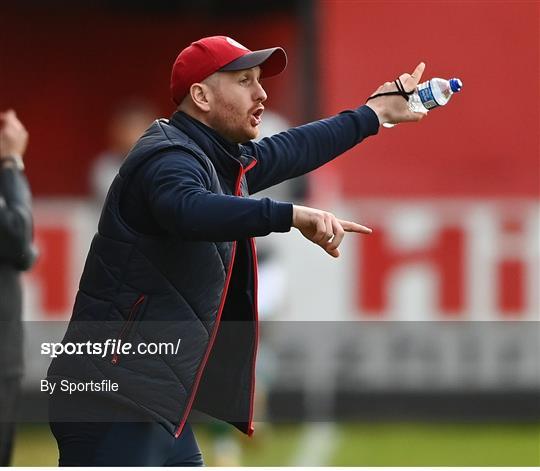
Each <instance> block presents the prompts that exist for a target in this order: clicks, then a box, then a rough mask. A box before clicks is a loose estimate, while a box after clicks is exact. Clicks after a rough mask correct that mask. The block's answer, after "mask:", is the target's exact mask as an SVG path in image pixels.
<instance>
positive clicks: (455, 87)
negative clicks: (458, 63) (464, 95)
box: [450, 78, 463, 93]
mask: <svg viewBox="0 0 540 471" xmlns="http://www.w3.org/2000/svg"><path fill="white" fill-rule="evenodd" d="M461 87H463V83H462V82H461V80H459V79H458V78H452V79H450V90H452V91H453V92H454V93H455V92H459V91H460V90H461Z"/></svg>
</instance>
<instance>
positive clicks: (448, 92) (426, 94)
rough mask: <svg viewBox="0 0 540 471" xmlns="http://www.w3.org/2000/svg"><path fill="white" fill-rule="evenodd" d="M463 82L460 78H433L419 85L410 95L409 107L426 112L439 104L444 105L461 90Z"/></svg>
mask: <svg viewBox="0 0 540 471" xmlns="http://www.w3.org/2000/svg"><path fill="white" fill-rule="evenodd" d="M461 87H463V83H462V82H461V80H460V79H458V78H451V79H450V80H445V79H442V78H432V79H431V80H428V81H427V82H423V83H421V84H420V85H418V87H417V89H416V91H415V92H414V93H413V94H412V95H411V96H410V97H409V109H410V110H411V111H416V112H418V113H426V112H427V111H429V110H432V109H433V108H436V107H437V106H444V105H446V104H447V103H448V101H449V100H450V98H451V97H452V95H453V94H454V93H456V92H459V91H460V90H461Z"/></svg>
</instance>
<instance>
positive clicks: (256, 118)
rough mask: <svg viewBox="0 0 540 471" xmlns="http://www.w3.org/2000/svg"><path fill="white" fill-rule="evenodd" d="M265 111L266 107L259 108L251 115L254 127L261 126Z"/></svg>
mask: <svg viewBox="0 0 540 471" xmlns="http://www.w3.org/2000/svg"><path fill="white" fill-rule="evenodd" d="M263 111H264V106H259V107H257V108H256V109H255V111H254V112H253V113H251V125H252V126H258V125H259V124H261V121H262V114H263Z"/></svg>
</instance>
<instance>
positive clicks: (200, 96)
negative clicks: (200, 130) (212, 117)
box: [189, 83, 211, 112]
mask: <svg viewBox="0 0 540 471" xmlns="http://www.w3.org/2000/svg"><path fill="white" fill-rule="evenodd" d="M189 94H190V96H191V100H192V101H193V104H194V105H195V106H196V107H197V108H199V109H200V110H201V111H204V112H208V111H210V101H209V98H210V96H209V95H210V94H211V91H210V87H208V86H207V85H206V84H204V83H194V84H193V85H191V87H190V88H189Z"/></svg>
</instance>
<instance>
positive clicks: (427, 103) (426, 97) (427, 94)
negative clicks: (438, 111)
mask: <svg viewBox="0 0 540 471" xmlns="http://www.w3.org/2000/svg"><path fill="white" fill-rule="evenodd" d="M418 96H419V97H420V100H422V104H423V105H424V107H425V108H426V109H427V110H431V109H432V108H435V107H437V106H439V104H438V103H437V102H436V101H435V98H434V97H433V92H432V91H431V84H430V83H429V82H427V83H426V84H425V85H424V86H423V87H421V88H420V87H419V88H418Z"/></svg>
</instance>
